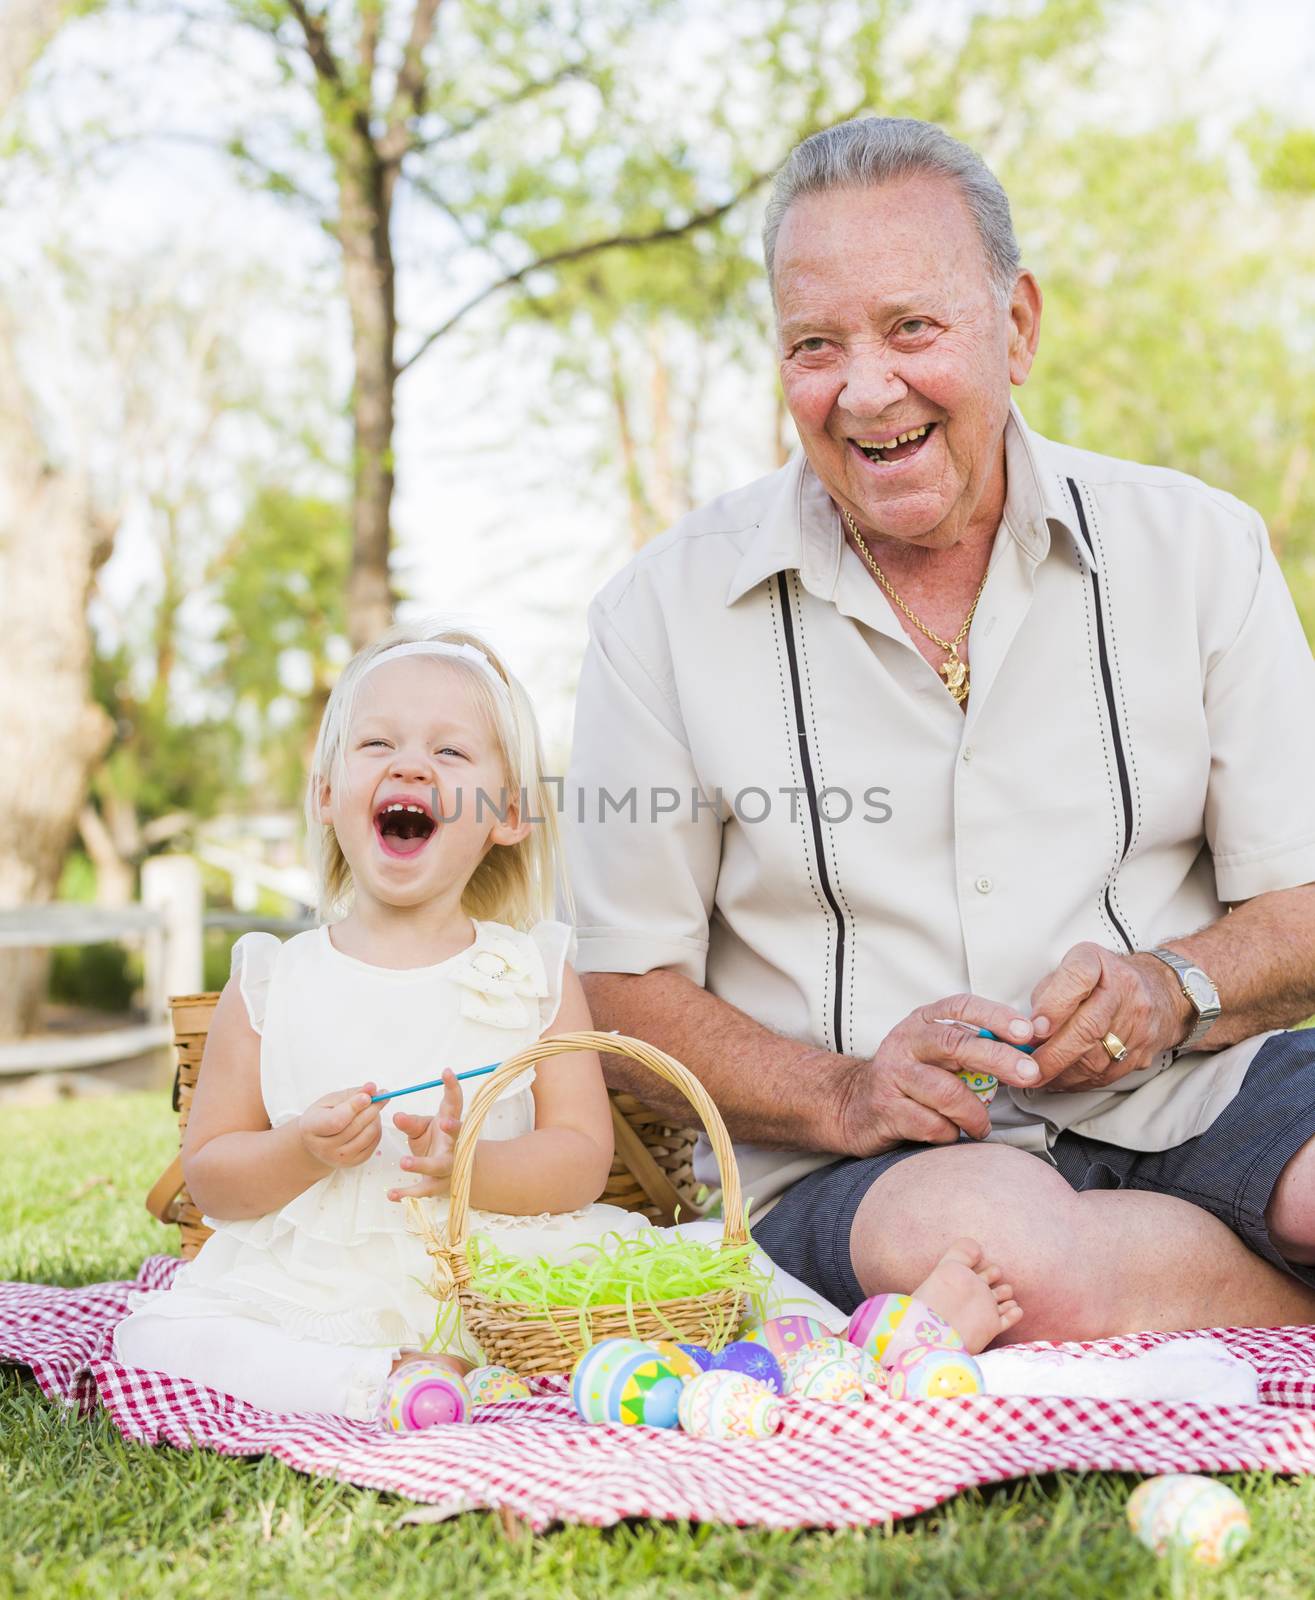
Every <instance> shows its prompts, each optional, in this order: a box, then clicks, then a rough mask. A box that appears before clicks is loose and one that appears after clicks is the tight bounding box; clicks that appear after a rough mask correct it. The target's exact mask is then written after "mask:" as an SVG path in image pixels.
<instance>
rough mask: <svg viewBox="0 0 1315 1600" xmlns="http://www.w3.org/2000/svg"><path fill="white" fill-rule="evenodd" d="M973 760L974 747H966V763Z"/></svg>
mask: <svg viewBox="0 0 1315 1600" xmlns="http://www.w3.org/2000/svg"><path fill="white" fill-rule="evenodd" d="M972 758H973V747H972V745H970V744H966V745H964V747H963V759H964V760H965V761H971V760H972Z"/></svg>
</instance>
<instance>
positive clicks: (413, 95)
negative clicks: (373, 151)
mask: <svg viewBox="0 0 1315 1600" xmlns="http://www.w3.org/2000/svg"><path fill="white" fill-rule="evenodd" d="M441 4H442V0H415V10H414V11H413V12H412V13H411V33H410V36H409V37H408V39H407V41H406V49H405V50H403V52H402V64H401V66H400V67H398V69H397V83H396V85H395V86H394V89H393V103H392V106H391V107H390V108H389V111H388V125H387V128H386V129H385V131H384V136H383V138H382V139H381V140H380V141H379V154H380V155H381V157H382V158H383V160H384V161H386V162H398V161H400V160H401V159H402V157H403V156H404V155H405V154H406V151H407V144H408V138H407V131H406V125H407V122H408V121H409V119H410V118H411V117H417V116H419V115H420V113H421V112H422V111H423V110H424V108H425V87H426V85H425V47H426V46H427V45H428V43H429V41H430V39H431V38H433V35H434V19H435V17H436V16H437V15H438V8H439V6H440V5H441Z"/></svg>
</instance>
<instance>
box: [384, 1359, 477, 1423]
mask: <svg viewBox="0 0 1315 1600" xmlns="http://www.w3.org/2000/svg"><path fill="white" fill-rule="evenodd" d="M470 1408H471V1401H470V1391H469V1390H468V1389H467V1388H466V1385H465V1382H464V1381H463V1379H462V1378H460V1377H459V1376H458V1374H457V1373H455V1372H449V1371H447V1369H446V1368H444V1367H437V1366H434V1367H431V1366H429V1365H428V1364H426V1363H425V1362H421V1361H413V1362H409V1363H408V1364H407V1365H406V1366H404V1367H399V1369H398V1370H397V1371H396V1372H395V1373H394V1374H393V1376H392V1377H391V1378H390V1379H389V1380H388V1383H387V1386H386V1387H385V1389H384V1396H383V1414H384V1420H385V1421H386V1422H387V1424H388V1426H389V1427H390V1428H392V1430H393V1431H394V1432H395V1433H413V1432H415V1431H416V1430H417V1429H420V1428H432V1427H435V1426H437V1425H438V1424H439V1423H444V1422H465V1421H467V1420H468V1419H469V1417H470Z"/></svg>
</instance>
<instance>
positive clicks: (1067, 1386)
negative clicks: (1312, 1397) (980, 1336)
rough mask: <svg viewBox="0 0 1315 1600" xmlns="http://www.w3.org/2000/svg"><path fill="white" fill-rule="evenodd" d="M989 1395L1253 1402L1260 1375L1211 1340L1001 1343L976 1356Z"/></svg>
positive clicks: (1237, 1404) (1242, 1403) (1207, 1402)
mask: <svg viewBox="0 0 1315 1600" xmlns="http://www.w3.org/2000/svg"><path fill="white" fill-rule="evenodd" d="M977 1363H978V1365H979V1366H980V1367H981V1369H982V1376H983V1377H984V1378H985V1380H986V1392H987V1393H988V1394H1027V1395H1046V1394H1053V1395H1069V1396H1075V1397H1078V1398H1082V1399H1092V1400H1190V1401H1194V1402H1196V1403H1198V1404H1201V1405H1216V1406H1224V1405H1230V1406H1254V1405H1257V1404H1258V1403H1259V1399H1260V1395H1259V1378H1258V1377H1257V1375H1256V1369H1255V1368H1254V1367H1253V1366H1251V1365H1250V1363H1249V1362H1246V1361H1243V1360H1241V1358H1240V1357H1238V1356H1235V1355H1233V1354H1232V1353H1231V1351H1228V1350H1226V1349H1225V1348H1224V1347H1223V1345H1221V1344H1218V1343H1216V1341H1215V1340H1213V1339H1176V1340H1173V1341H1171V1342H1170V1343H1169V1344H1161V1345H1156V1346H1155V1348H1154V1349H1153V1350H1144V1351H1142V1352H1141V1353H1140V1354H1138V1355H1132V1356H1113V1355H1084V1356H1076V1355H1072V1354H1069V1353H1066V1352H1065V1351H1062V1350H1024V1349H1017V1350H1015V1349H1012V1348H1010V1347H1009V1346H1005V1347H1004V1348H1003V1349H1000V1350H984V1351H983V1352H982V1354H981V1355H979V1356H978V1357H977Z"/></svg>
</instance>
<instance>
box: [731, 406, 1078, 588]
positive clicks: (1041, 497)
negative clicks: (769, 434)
mask: <svg viewBox="0 0 1315 1600" xmlns="http://www.w3.org/2000/svg"><path fill="white" fill-rule="evenodd" d="M1049 447H1050V441H1049V440H1047V439H1044V438H1042V437H1041V436H1040V435H1039V434H1035V433H1033V432H1032V430H1031V429H1030V428H1029V427H1028V425H1027V423H1026V422H1025V421H1024V420H1023V415H1022V413H1021V412H1020V411H1019V409H1018V407H1017V406H1016V405H1014V404H1012V403H1011V404H1010V407H1009V417H1008V420H1007V421H1006V422H1005V469H1006V473H1007V476H1008V489H1007V491H1006V494H1005V507H1004V515H1003V517H1002V519H1001V521H1002V524H1003V526H1004V528H1005V529H1006V531H1007V532H1008V533H1009V534H1010V535H1011V536H1012V537H1013V539H1014V540H1015V542H1016V543H1017V544H1018V545H1020V546H1021V548H1022V549H1023V550H1024V551H1025V552H1026V554H1028V555H1029V556H1030V557H1031V558H1032V559H1033V560H1034V561H1037V562H1041V561H1043V560H1044V559H1045V557H1046V555H1047V554H1048V553H1049V550H1050V541H1051V537H1052V535H1053V534H1055V533H1062V534H1066V535H1067V536H1068V539H1069V541H1070V542H1071V544H1072V545H1073V547H1074V549H1075V550H1076V551H1077V553H1078V556H1079V558H1080V559H1081V561H1082V562H1083V564H1084V565H1085V566H1087V567H1088V568H1090V569H1092V570H1097V566H1096V562H1095V559H1094V558H1093V556H1092V553H1091V551H1090V550H1089V549H1088V548H1087V543H1086V541H1085V540H1084V539H1082V538H1081V537H1079V535H1078V530H1077V527H1076V519H1075V517H1074V512H1073V506H1072V502H1071V501H1069V500H1068V498H1067V496H1066V495H1065V496H1063V498H1061V494H1062V489H1061V479H1062V472H1061V470H1060V468H1059V466H1058V464H1055V465H1053V466H1052V465H1050V464H1048V463H1047V461H1046V459H1045V458H1046V455H1047V454H1048V451H1049ZM843 553H844V539H843V537H842V535H841V531H840V518H839V515H838V514H837V512H836V509H835V506H834V505H833V503H832V501H831V497H830V496H829V495H828V494H827V492H826V490H825V489H824V488H823V487H822V482H821V479H820V478H818V476H817V474H816V473H815V472H814V471H813V469H812V468H811V467H810V466H809V465H808V459H807V457H806V456H805V455H804V453H803V451H802V450H797V451H796V452H795V453H794V455H793V456H791V458H790V460H789V461H788V462H787V463H786V465H785V466H784V467H783V468H782V469H781V471H780V473H779V474H778V485H777V488H776V491H775V493H774V494H773V496H772V499H771V501H770V503H769V505H768V507H767V510H766V512H765V513H764V515H763V517H762V520H761V521H760V522H759V523H758V526H757V529H756V530H755V532H754V534H753V536H752V537H751V538H750V540H749V542H748V545H747V546H746V548H745V550H744V553H743V555H742V556H741V557H740V560H739V562H738V563H737V564H736V568H735V572H734V574H733V576H732V578H731V584H730V588H729V589H728V590H727V593H726V604H727V605H728V606H732V605H734V604H735V602H736V601H737V600H739V599H741V598H742V597H743V596H744V595H746V594H747V593H748V592H749V590H750V589H753V588H755V587H756V586H757V585H758V584H760V583H762V582H763V581H764V580H765V579H767V578H771V577H775V575H776V574H777V573H778V572H787V571H790V570H791V569H794V570H797V571H798V573H799V578H800V582H801V583H802V584H803V586H804V588H805V589H807V590H808V591H809V592H810V593H812V594H815V595H819V596H822V597H824V598H828V599H829V598H831V597H832V596H833V595H834V594H835V590H836V582H837V579H838V577H839V574H840V558H841V556H842V555H843Z"/></svg>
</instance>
